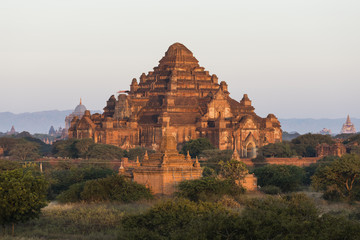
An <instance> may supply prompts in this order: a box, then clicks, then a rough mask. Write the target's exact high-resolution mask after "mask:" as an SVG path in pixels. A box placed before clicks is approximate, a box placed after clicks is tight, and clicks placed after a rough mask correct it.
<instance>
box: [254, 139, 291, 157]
mask: <svg viewBox="0 0 360 240" xmlns="http://www.w3.org/2000/svg"><path fill="white" fill-rule="evenodd" d="M258 154H259V155H261V156H264V157H279V158H288V157H292V156H295V155H296V151H295V150H293V149H292V146H291V144H290V143H289V142H281V143H270V144H268V145H265V146H263V147H261V148H259V150H258Z"/></svg>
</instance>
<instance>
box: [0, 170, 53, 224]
mask: <svg viewBox="0 0 360 240" xmlns="http://www.w3.org/2000/svg"><path fill="white" fill-rule="evenodd" d="M46 190H47V182H46V181H45V178H44V176H43V175H41V174H40V173H39V172H36V171H34V170H33V169H32V168H19V169H15V170H8V171H0V224H1V225H3V226H6V225H9V224H12V225H13V226H14V224H16V223H18V222H24V221H27V220H29V219H32V218H35V217H38V215H39V214H40V210H41V208H43V207H44V206H46ZM13 229H14V227H13Z"/></svg>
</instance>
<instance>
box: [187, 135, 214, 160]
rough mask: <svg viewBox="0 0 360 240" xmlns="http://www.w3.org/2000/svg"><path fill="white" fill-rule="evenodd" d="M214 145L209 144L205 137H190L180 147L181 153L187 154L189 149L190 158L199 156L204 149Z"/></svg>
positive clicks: (212, 147) (211, 147)
mask: <svg viewBox="0 0 360 240" xmlns="http://www.w3.org/2000/svg"><path fill="white" fill-rule="evenodd" d="M214 148H215V147H214V146H213V145H212V144H211V142H210V141H209V139H207V138H198V139H192V140H190V141H188V142H186V143H185V144H184V146H183V147H182V149H181V153H182V154H187V152H188V151H189V153H190V156H191V157H192V158H194V157H196V156H199V155H200V153H202V152H203V151H204V150H208V149H214Z"/></svg>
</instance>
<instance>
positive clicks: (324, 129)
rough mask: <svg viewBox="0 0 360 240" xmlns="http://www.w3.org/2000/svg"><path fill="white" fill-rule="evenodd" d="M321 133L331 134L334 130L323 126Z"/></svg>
mask: <svg viewBox="0 0 360 240" xmlns="http://www.w3.org/2000/svg"><path fill="white" fill-rule="evenodd" d="M320 134H322V135H331V134H332V132H331V129H327V128H323V129H322V130H321V131H320Z"/></svg>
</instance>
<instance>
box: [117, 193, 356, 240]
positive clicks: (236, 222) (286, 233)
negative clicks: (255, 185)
mask: <svg viewBox="0 0 360 240" xmlns="http://www.w3.org/2000/svg"><path fill="white" fill-rule="evenodd" d="M245 204H246V205H245V208H244V210H243V211H241V212H239V211H231V210H229V209H226V208H224V207H222V206H221V205H219V204H213V203H204V202H198V203H195V202H190V201H188V200H184V199H177V200H175V201H167V202H164V203H160V204H158V205H156V206H154V207H152V208H151V209H150V210H149V211H147V212H146V213H143V214H139V215H135V216H127V217H125V218H124V219H123V221H122V227H123V231H122V232H121V233H120V236H119V238H120V239H244V240H245V239H324V240H325V239H329V240H332V239H333V240H335V239H359V238H360V224H359V223H358V222H356V221H350V220H348V219H345V218H343V217H336V216H333V215H330V214H324V215H322V216H320V212H319V211H318V209H317V208H316V207H315V204H314V202H313V201H312V200H310V199H309V198H308V197H306V196H305V195H304V194H292V195H287V196H282V197H270V196H268V197H266V198H261V199H251V200H248V201H247V202H246V203H245ZM355 217H356V216H355Z"/></svg>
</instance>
